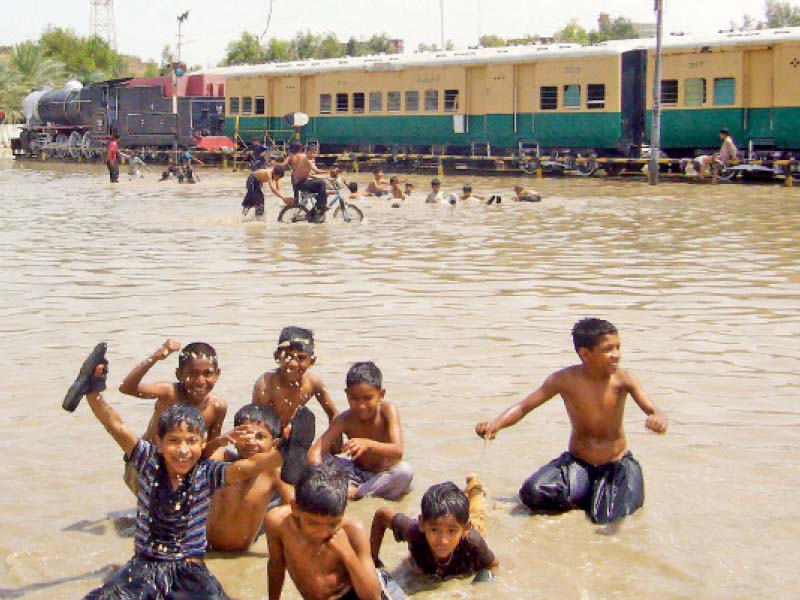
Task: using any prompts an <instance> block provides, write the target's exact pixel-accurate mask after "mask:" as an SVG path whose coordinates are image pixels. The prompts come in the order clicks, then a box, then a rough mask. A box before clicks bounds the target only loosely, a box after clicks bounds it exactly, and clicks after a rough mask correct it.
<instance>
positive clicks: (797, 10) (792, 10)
mask: <svg viewBox="0 0 800 600" xmlns="http://www.w3.org/2000/svg"><path fill="white" fill-rule="evenodd" d="M764 15H765V16H766V18H767V20H766V22H765V23H763V24H760V25H765V26H766V27H767V28H769V29H772V28H775V27H800V7H797V6H792V5H791V4H790V3H789V2H778V1H777V0H767V1H766V4H765V5H764Z"/></svg>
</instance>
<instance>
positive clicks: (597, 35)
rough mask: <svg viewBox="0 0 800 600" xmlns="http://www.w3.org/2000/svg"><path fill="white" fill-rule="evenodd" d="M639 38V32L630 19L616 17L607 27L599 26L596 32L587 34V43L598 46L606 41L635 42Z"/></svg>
mask: <svg viewBox="0 0 800 600" xmlns="http://www.w3.org/2000/svg"><path fill="white" fill-rule="evenodd" d="M638 37H639V32H638V31H637V30H636V27H634V26H633V23H632V22H631V20H630V19H626V18H625V17H617V18H616V19H614V20H613V21H609V23H608V25H605V26H601V28H600V29H599V30H597V31H592V32H591V33H590V34H589V43H590V44H598V43H600V42H605V41H606V40H635V39H636V38H638Z"/></svg>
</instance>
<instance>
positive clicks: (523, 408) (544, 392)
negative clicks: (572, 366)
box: [475, 373, 559, 440]
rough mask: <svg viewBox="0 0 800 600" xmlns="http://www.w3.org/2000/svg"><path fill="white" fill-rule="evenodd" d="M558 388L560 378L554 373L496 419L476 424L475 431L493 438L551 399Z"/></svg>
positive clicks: (486, 437) (484, 436) (482, 435)
mask: <svg viewBox="0 0 800 600" xmlns="http://www.w3.org/2000/svg"><path fill="white" fill-rule="evenodd" d="M558 390H559V387H558V378H557V374H556V373H554V374H553V375H550V376H549V377H548V378H547V379H545V380H544V383H543V384H542V385H541V386H540V387H539V388H538V389H537V390H536V391H534V392H532V393H530V394H528V396H526V397H525V398H524V399H523V400H521V401H520V402H518V403H517V404H514V405H513V406H510V407H509V408H507V409H506V410H504V411H503V412H501V413H500V414H499V415H497V416H496V417H495V418H494V420H492V421H484V422H482V423H478V424H477V425H476V426H475V433H477V434H478V436H480V437H482V438H484V439H487V440H493V439H494V438H495V436H496V435H497V432H499V431H500V430H501V429H505V428H506V427H510V426H511V425H514V424H515V423H516V422H517V421H519V420H520V419H522V417H524V416H525V415H527V414H528V413H529V412H531V411H532V410H533V409H534V408H537V407H539V406H541V405H542V404H544V403H545V402H547V401H548V400H550V398H552V397H553V396H555V395H556V394H557V393H558Z"/></svg>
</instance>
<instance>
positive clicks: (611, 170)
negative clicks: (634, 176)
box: [603, 163, 625, 177]
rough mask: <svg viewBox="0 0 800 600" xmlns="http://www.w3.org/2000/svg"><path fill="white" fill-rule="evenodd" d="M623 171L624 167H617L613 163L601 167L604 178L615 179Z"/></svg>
mask: <svg viewBox="0 0 800 600" xmlns="http://www.w3.org/2000/svg"><path fill="white" fill-rule="evenodd" d="M624 170H625V165H617V164H613V163H606V164H604V165H603V171H605V172H606V177H616V176H617V175H619V174H620V173H622V171H624Z"/></svg>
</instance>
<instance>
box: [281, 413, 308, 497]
mask: <svg viewBox="0 0 800 600" xmlns="http://www.w3.org/2000/svg"><path fill="white" fill-rule="evenodd" d="M314 421H315V419H314V413H312V412H311V411H310V410H309V409H308V408H307V407H305V406H301V407H300V408H298V409H297V412H296V413H295V414H294V417H292V421H291V423H292V430H291V431H290V432H289V438H288V439H286V440H284V442H283V444H282V446H281V454H283V465H282V466H281V479H283V481H285V482H286V483H289V484H291V485H295V484H296V483H297V480H298V479H300V475H302V474H303V471H304V470H305V469H306V467H307V466H308V451H309V450H310V449H311V444H313V443H314Z"/></svg>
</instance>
